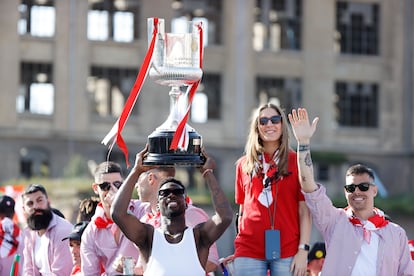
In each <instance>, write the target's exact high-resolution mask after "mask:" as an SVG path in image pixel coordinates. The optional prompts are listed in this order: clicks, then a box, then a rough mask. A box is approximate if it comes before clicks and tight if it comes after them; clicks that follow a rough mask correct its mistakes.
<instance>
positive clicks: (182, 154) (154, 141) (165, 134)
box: [143, 131, 205, 167]
mask: <svg viewBox="0 0 414 276" xmlns="http://www.w3.org/2000/svg"><path fill="white" fill-rule="evenodd" d="M174 134H175V132H174V131H154V132H153V133H152V134H151V135H150V136H148V145H149V149H148V156H147V157H146V158H145V159H144V160H143V164H144V165H147V166H154V165H156V166H187V167H197V166H202V165H203V164H204V162H205V159H204V157H203V156H202V155H201V136H200V135H199V134H198V133H197V132H195V131H190V132H189V133H188V134H189V144H188V148H187V150H186V151H181V150H178V149H177V150H170V145H171V142H172V139H173V137H174Z"/></svg>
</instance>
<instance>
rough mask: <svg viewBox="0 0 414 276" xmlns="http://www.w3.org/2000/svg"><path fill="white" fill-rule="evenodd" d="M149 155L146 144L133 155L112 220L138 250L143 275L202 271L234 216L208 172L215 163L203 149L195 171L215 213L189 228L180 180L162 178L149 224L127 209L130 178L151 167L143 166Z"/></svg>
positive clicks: (190, 274) (133, 179) (131, 187)
mask: <svg viewBox="0 0 414 276" xmlns="http://www.w3.org/2000/svg"><path fill="white" fill-rule="evenodd" d="M148 154H149V153H148V145H147V146H146V147H145V149H144V150H143V151H141V152H140V153H138V154H137V156H136V161H135V165H134V167H133V168H132V170H131V172H130V174H129V175H128V177H127V179H126V180H125V182H124V184H123V185H122V186H121V188H120V190H119V191H118V193H117V195H116V197H115V200H114V202H113V204H112V208H111V216H112V219H113V220H114V222H115V223H116V224H117V225H118V226H119V228H120V229H121V230H122V232H123V233H124V234H125V236H127V237H128V239H130V240H131V241H132V242H134V243H135V244H136V245H137V246H138V248H139V249H140V253H141V257H142V258H143V260H144V275H157V276H162V275H188V276H195V275H200V276H204V275H205V274H206V272H205V265H206V263H207V257H208V254H209V248H210V246H211V245H212V244H213V243H214V242H215V241H216V240H218V238H219V237H220V236H221V235H222V234H223V233H224V231H226V229H227V227H228V226H229V225H230V224H231V221H232V218H233V212H232V209H231V206H230V203H229V202H228V200H227V197H226V195H225V194H224V192H223V190H222V189H221V188H220V186H219V184H218V183H217V180H216V177H215V176H214V173H213V169H214V168H215V162H214V160H213V159H212V158H210V157H209V156H208V155H207V154H206V152H205V151H204V150H203V149H202V154H203V156H204V157H205V159H206V162H205V164H204V165H203V166H202V167H201V168H200V172H201V173H202V176H203V178H204V179H205V180H206V182H207V184H208V186H209V189H210V193H211V199H212V202H213V206H214V210H215V215H214V216H212V217H211V218H209V220H207V221H206V222H204V223H200V224H198V225H196V226H195V227H193V228H191V227H187V226H186V222H185V210H186V208H187V203H186V200H185V197H186V192H185V186H184V185H183V184H182V183H181V182H180V181H179V180H176V179H174V178H166V179H165V180H163V181H162V182H161V183H160V187H159V190H158V202H159V203H158V204H159V208H160V213H161V226H160V227H159V228H154V227H153V226H152V225H150V224H146V223H142V222H141V221H140V220H139V219H138V218H137V217H135V216H134V215H132V214H129V213H128V212H127V210H128V202H129V201H130V199H131V194H132V192H133V190H134V186H135V183H136V182H137V181H138V178H139V176H140V175H141V174H142V173H144V172H145V171H147V170H149V169H151V168H152V167H151V166H144V165H143V160H144V159H145V158H146V157H147V155H148ZM183 261H184V262H183Z"/></svg>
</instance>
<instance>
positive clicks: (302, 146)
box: [298, 144, 310, 151]
mask: <svg viewBox="0 0 414 276" xmlns="http://www.w3.org/2000/svg"><path fill="white" fill-rule="evenodd" d="M307 150H310V145H309V144H308V145H299V147H298V151H307Z"/></svg>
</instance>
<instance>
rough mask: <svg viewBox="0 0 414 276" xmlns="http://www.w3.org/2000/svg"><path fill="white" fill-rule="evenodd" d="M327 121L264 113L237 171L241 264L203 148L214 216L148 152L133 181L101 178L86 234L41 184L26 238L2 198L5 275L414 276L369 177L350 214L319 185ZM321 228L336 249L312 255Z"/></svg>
mask: <svg viewBox="0 0 414 276" xmlns="http://www.w3.org/2000/svg"><path fill="white" fill-rule="evenodd" d="M318 120H319V118H315V119H314V120H313V121H310V120H309V117H308V113H307V110H306V109H303V108H299V109H297V110H296V109H294V110H292V112H291V113H289V114H287V115H286V114H285V113H284V111H283V110H282V109H281V108H280V107H279V106H277V105H274V104H272V103H267V104H265V105H262V106H259V107H258V108H257V109H256V110H255V111H254V112H253V114H252V117H251V124H250V129H249V133H248V137H247V141H246V144H245V149H244V155H243V156H242V157H240V159H239V160H237V162H236V163H235V165H236V168H235V190H234V191H235V203H236V204H238V216H237V218H236V221H235V223H236V228H237V231H236V232H237V234H236V237H235V240H234V254H231V255H230V256H226V257H225V258H222V259H220V261H219V252H218V249H217V245H216V242H217V240H218V239H219V238H220V237H221V236H222V234H223V233H224V232H225V231H226V229H227V228H228V227H229V225H230V224H231V222H232V220H233V210H232V208H231V205H230V202H229V200H228V199H227V197H226V195H225V193H224V191H223V190H222V188H221V187H220V185H219V183H218V181H217V179H216V177H215V175H214V170H215V168H216V163H215V161H214V159H213V158H212V157H211V156H210V155H209V154H207V152H206V150H205V149H204V148H202V151H201V152H202V153H201V154H202V155H203V156H204V158H205V160H206V161H205V163H204V164H203V165H202V166H201V167H200V168H199V170H200V174H201V177H202V178H203V179H204V180H205V182H206V184H207V186H208V188H209V191H210V196H211V201H212V205H213V209H214V214H213V215H212V216H209V215H208V214H207V213H206V212H205V211H204V210H202V209H201V208H198V207H196V206H194V205H193V204H192V202H191V199H189V197H188V196H187V191H186V187H187V185H185V183H182V181H180V180H179V179H176V178H175V168H174V167H167V166H158V167H157V166H145V165H144V164H143V160H145V158H146V156H147V155H148V146H146V147H145V148H144V149H143V150H142V151H140V152H139V153H138V154H137V155H136V160H135V163H134V165H133V167H132V169H131V170H130V173H129V174H128V176H127V177H125V178H124V176H123V173H122V169H121V166H120V165H119V164H117V163H115V162H111V161H105V162H102V163H101V164H99V165H98V166H97V167H96V170H95V173H94V175H93V178H94V179H93V183H92V185H91V188H92V191H93V192H94V193H95V195H96V196H94V197H90V198H86V199H83V200H82V201H81V202H80V205H79V213H78V216H77V218H76V222H75V224H74V225H73V224H72V223H71V222H69V221H68V220H67V219H65V217H64V216H63V214H62V213H60V212H59V210H58V209H55V208H53V207H52V206H51V201H50V199H49V196H48V193H47V191H46V189H45V187H44V186H42V185H40V184H31V185H29V186H28V187H27V188H26V190H25V191H24V192H23V194H22V202H23V211H24V214H25V217H26V225H27V226H26V227H25V228H22V229H21V228H20V226H19V225H17V224H16V222H15V221H13V217H14V213H15V201H14V199H13V198H11V197H9V196H7V195H2V196H1V197H0V223H1V225H0V226H1V227H0V275H13V276H17V275H25V276H26V275H29V276H30V275H33V276H35V275H36V276H37V275H58V276H61V275H87V276H90V275H96V276H99V275H156V276H162V275H172V276H175V275H180V276H181V275H189V276H190V275H191V276H194V275H200V276H205V275H214V273H221V272H223V273H224V274H225V275H233V276H243V275H248V276H251V275H259V276H260V275H263V276H267V275H269V276H280V275H294V276H303V275H311V276H315V275H352V276H356V275H364V276H366V275H368V276H369V275H384V276H385V275H386V276H389V275H414V261H413V260H412V257H411V256H412V255H411V254H412V253H410V248H413V245H412V244H411V243H412V241H410V242H411V243H410V242H409V241H408V239H407V235H406V233H405V231H404V229H403V228H401V227H400V226H399V225H397V224H396V223H393V222H391V221H390V220H388V219H387V218H386V216H385V214H384V212H383V211H382V210H380V209H378V208H376V207H375V205H374V198H375V196H376V195H377V192H378V189H377V186H376V185H375V177H374V173H373V171H372V170H371V169H370V168H369V167H367V166H365V165H362V164H356V165H352V166H350V167H349V169H348V170H347V172H346V175H345V185H344V195H345V197H346V200H347V203H348V206H347V207H346V208H336V207H334V205H333V204H332V202H331V200H330V199H329V197H328V196H327V195H326V188H325V187H324V186H323V185H321V184H319V183H317V182H315V179H314V174H313V163H312V158H311V150H310V141H311V138H312V136H313V135H314V133H315V131H316V129H317V123H318ZM289 127H291V130H292V132H293V135H294V137H295V139H296V142H297V149H296V151H295V150H294V149H293V148H291V146H290V145H291V141H290V140H289ZM134 190H136V192H137V194H138V197H139V199H133V198H132V195H133V192H134ZM312 224H314V225H315V227H316V228H317V229H318V231H319V232H320V233H321V235H322V237H323V239H324V241H322V242H317V243H314V244H313V246H312V247H311V246H310V237H311V229H312ZM16 257H20V259H19V258H16ZM16 260H17V261H16Z"/></svg>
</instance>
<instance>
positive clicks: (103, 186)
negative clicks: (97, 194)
mask: <svg viewBox="0 0 414 276" xmlns="http://www.w3.org/2000/svg"><path fill="white" fill-rule="evenodd" d="M111 184H113V185H114V186H115V187H116V188H117V189H119V187H121V185H122V181H114V182H112V183H111V182H106V181H105V182H102V183H101V184H98V186H99V188H100V189H101V190H102V191H105V192H106V191H109V190H110V189H111Z"/></svg>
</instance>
